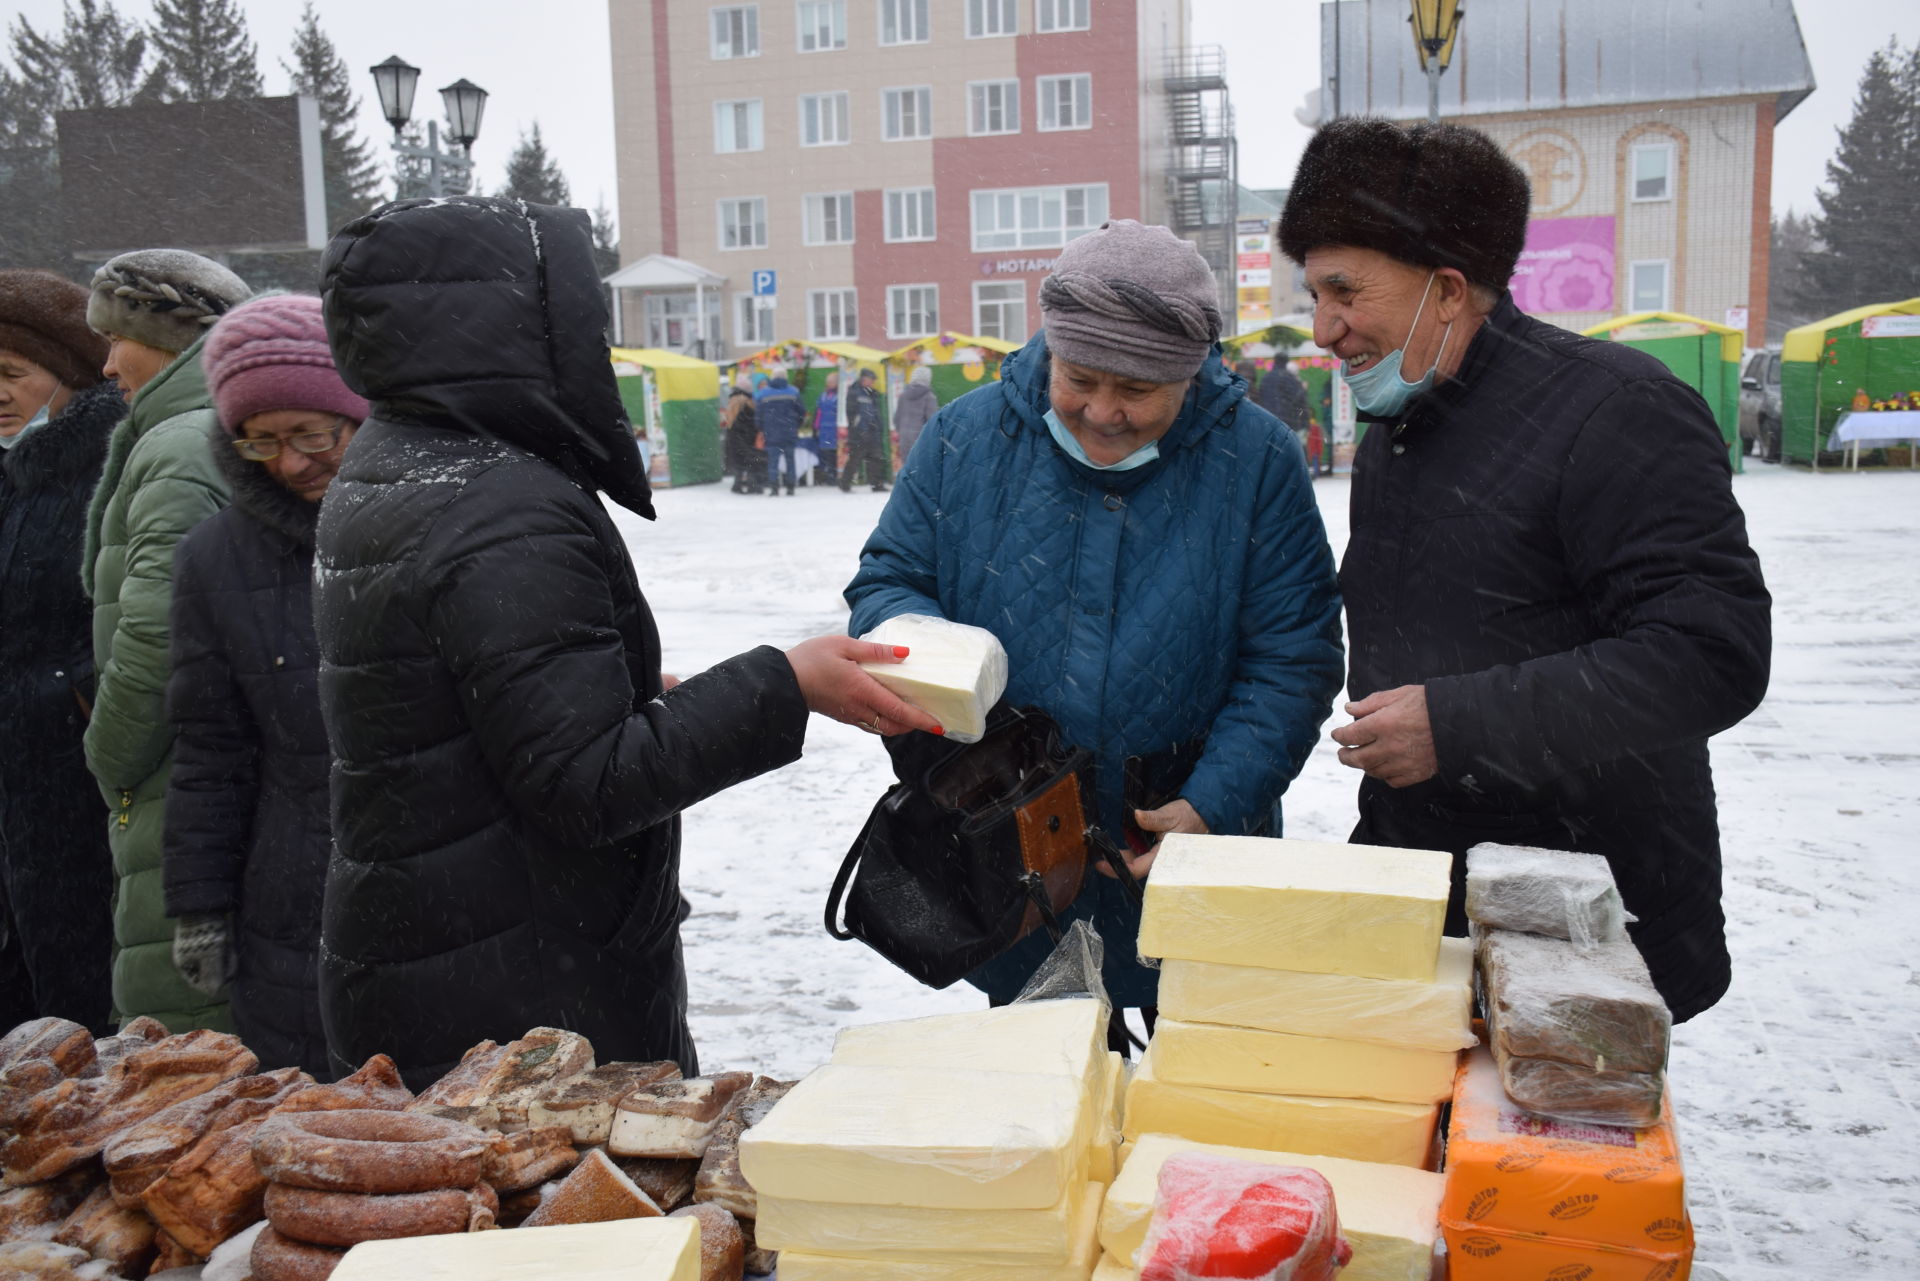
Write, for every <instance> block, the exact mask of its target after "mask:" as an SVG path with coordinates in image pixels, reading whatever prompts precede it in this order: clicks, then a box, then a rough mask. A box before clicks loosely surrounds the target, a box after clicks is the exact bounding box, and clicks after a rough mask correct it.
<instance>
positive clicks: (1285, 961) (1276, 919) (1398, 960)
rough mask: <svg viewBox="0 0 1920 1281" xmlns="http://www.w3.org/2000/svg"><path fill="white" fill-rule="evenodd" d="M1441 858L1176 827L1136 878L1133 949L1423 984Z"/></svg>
mask: <svg viewBox="0 0 1920 1281" xmlns="http://www.w3.org/2000/svg"><path fill="white" fill-rule="evenodd" d="M1452 861H1453V860H1452V856H1451V855H1449V854H1446V853H1444V852H1441V851H1437V850H1403V849H1386V848H1380V847H1375V846H1368V845H1335V844H1326V843H1322V842H1316V841H1287V840H1271V839H1267V838H1263V837H1250V836H1201V835H1189V834H1182V833H1176V834H1173V835H1170V836H1168V837H1167V838H1166V839H1165V840H1163V841H1162V842H1161V845H1160V853H1159V856H1158V857H1157V858H1156V859H1155V861H1154V868H1153V877H1152V879H1150V880H1149V881H1148V882H1147V891H1146V898H1145V902H1144V904H1143V907H1142V912H1141V921H1140V941H1139V949H1140V955H1141V956H1143V957H1148V958H1154V959H1160V960H1183V961H1209V962H1214V963H1217V964H1222V965H1243V966H1252V967H1254V968H1256V969H1270V970H1300V971H1305V972H1308V973H1316V974H1349V975H1354V976H1357V977H1361V978H1376V979H1408V980H1413V981H1415V982H1420V983H1430V982H1432V981H1433V977H1434V970H1435V965H1436V963H1437V960H1438V957H1439V948H1440V929H1441V925H1442V923H1443V921H1444V918H1445V915H1446V906H1447V889H1448V878H1449V874H1450V871H1449V870H1450V868H1451V866H1452Z"/></svg>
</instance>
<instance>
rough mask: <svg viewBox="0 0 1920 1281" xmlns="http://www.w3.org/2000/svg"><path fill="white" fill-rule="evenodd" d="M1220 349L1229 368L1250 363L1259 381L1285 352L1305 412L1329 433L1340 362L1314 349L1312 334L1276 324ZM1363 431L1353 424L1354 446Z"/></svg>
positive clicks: (1235, 338)
mask: <svg viewBox="0 0 1920 1281" xmlns="http://www.w3.org/2000/svg"><path fill="white" fill-rule="evenodd" d="M1220 349H1221V352H1222V354H1223V355H1224V357H1225V359H1226V362H1227V363H1228V364H1229V365H1236V364H1239V363H1240V362H1241V361H1243V360H1244V361H1250V362H1252V364H1253V367H1254V369H1255V370H1256V371H1257V373H1258V375H1259V377H1262V378H1264V377H1265V376H1266V374H1267V371H1268V370H1270V369H1272V368H1273V357H1274V356H1275V355H1276V354H1277V353H1280V352H1285V353H1286V354H1287V363H1288V365H1289V367H1291V368H1292V370H1293V373H1294V377H1296V378H1298V379H1299V380H1300V381H1301V382H1302V383H1304V384H1305V385H1306V388H1307V408H1308V409H1309V410H1311V411H1312V413H1313V419H1314V421H1315V422H1316V423H1318V424H1320V430H1322V431H1326V430H1328V424H1329V423H1331V422H1332V421H1333V375H1334V371H1335V370H1337V369H1339V368H1340V360H1339V357H1337V356H1335V355H1333V354H1332V353H1330V352H1325V351H1322V350H1320V348H1318V347H1316V346H1314V345H1313V335H1312V334H1311V333H1309V332H1308V331H1307V330H1305V329H1302V328H1300V327H1299V326H1298V325H1289V324H1285V323H1280V322H1276V323H1274V324H1271V325H1268V326H1267V327H1266V328H1265V329H1254V330H1249V331H1248V332H1247V333H1244V334H1235V335H1234V336H1233V337H1231V338H1222V339H1221V340H1220ZM1365 431H1366V424H1365V423H1355V424H1354V442H1355V443H1356V444H1357V443H1358V442H1359V439H1360V437H1361V435H1363V434H1364V433H1365ZM1342 448H1344V446H1342Z"/></svg>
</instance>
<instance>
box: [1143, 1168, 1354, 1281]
mask: <svg viewBox="0 0 1920 1281" xmlns="http://www.w3.org/2000/svg"><path fill="white" fill-rule="evenodd" d="M1139 1257H1140V1260H1141V1265H1140V1281H1207V1279H1209V1278H1218V1277H1233V1278H1241V1279H1243V1281H1331V1278H1333V1276H1334V1274H1335V1273H1337V1272H1338V1271H1339V1270H1340V1269H1341V1268H1344V1267H1345V1266H1346V1265H1347V1263H1348V1262H1349V1261H1350V1260H1351V1259H1352V1258H1353V1247H1352V1246H1351V1245H1350V1244H1348V1242H1347V1240H1346V1238H1344V1237H1342V1236H1341V1235H1340V1216H1339V1213H1338V1211H1337V1210H1336V1208H1335V1206H1334V1202H1333V1187H1332V1185H1331V1184H1329V1183H1328V1182H1327V1180H1326V1177H1325V1176H1324V1175H1322V1174H1320V1173H1319V1172H1318V1171H1317V1170H1309V1169H1305V1168H1303V1167H1301V1166H1285V1165H1256V1164H1254V1163H1252V1162H1248V1161H1236V1160H1233V1159H1231V1158H1228V1157H1218V1156H1205V1155H1182V1156H1175V1157H1171V1158H1169V1159H1168V1160H1167V1161H1166V1163H1165V1164H1163V1165H1162V1166H1161V1167H1160V1186H1159V1190H1158V1192H1157V1193H1156V1194H1155V1196H1154V1201H1153V1221H1152V1223H1151V1225H1150V1226H1149V1227H1148V1228H1147V1240H1146V1244H1145V1245H1143V1246H1142V1247H1141V1248H1140V1256H1139Z"/></svg>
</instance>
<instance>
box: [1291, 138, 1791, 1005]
mask: <svg viewBox="0 0 1920 1281" xmlns="http://www.w3.org/2000/svg"><path fill="white" fill-rule="evenodd" d="M1528 208H1529V195H1528V187H1527V180H1526V177H1525V175H1524V174H1523V173H1522V172H1521V171H1520V169H1519V168H1518V167H1517V166H1516V165H1514V163H1513V162H1512V161H1511V160H1510V159H1509V158H1508V157H1507V155H1506V153H1505V152H1504V151H1502V150H1501V149H1500V146H1499V145H1498V144H1497V143H1495V142H1494V141H1492V140H1491V139H1489V138H1488V137H1486V135H1484V134H1481V133H1479V132H1477V131H1475V130H1472V129H1467V128H1463V127H1460V126H1457V125H1433V124H1421V125H1416V126H1414V127H1413V128H1412V129H1403V128H1401V127H1400V126H1398V125H1395V124H1392V123H1390V122H1387V121H1384V120H1371V119H1351V120H1341V121H1336V122H1335V123H1333V124H1330V125H1327V126H1325V127H1324V128H1322V129H1321V130H1320V131H1319V132H1318V133H1317V134H1316V135H1315V136H1314V138H1313V140H1312V142H1310V143H1309V144H1308V147H1307V150H1306V153H1305V155H1304V156H1303V157H1302V159H1301V162H1300V168H1299V172H1298V174H1297V175H1296V177H1295V179H1294V184H1293V188H1292V194H1291V195H1290V196H1289V198H1288V201H1287V207H1286V211H1285V213H1284V214H1283V215H1282V218H1281V223H1280V240H1281V247H1282V249H1283V250H1284V251H1285V252H1286V253H1287V255H1288V256H1289V257H1290V258H1292V259H1293V260H1294V261H1295V262H1300V263H1304V264H1305V267H1306V273H1307V285H1308V288H1309V289H1310V290H1312V292H1313V294H1314V298H1315V300H1316V308H1315V312H1314V341H1315V342H1317V343H1319V344H1320V346H1322V347H1324V348H1326V349H1328V350H1329V351H1331V352H1333V353H1334V354H1336V355H1337V356H1339V357H1340V358H1341V360H1343V361H1344V362H1345V376H1346V379H1347V383H1348V385H1349V387H1351V389H1352V391H1353V396H1354V401H1355V404H1356V405H1357V406H1358V407H1359V409H1360V411H1361V413H1362V416H1363V417H1365V418H1366V419H1367V420H1368V421H1369V422H1371V423H1372V426H1371V427H1370V428H1369V429H1368V431H1367V433H1366V436H1365V439H1364V440H1363V441H1362V442H1361V445H1360V450H1359V453H1358V455H1357V457H1356V458H1355V461H1354V479H1353V497H1352V503H1353V511H1352V534H1351V537H1350V539H1349V541H1348V544H1347V553H1346V558H1345V561H1344V563H1343V564H1342V566H1341V571H1340V585H1341V590H1342V593H1343V594H1344V596H1345V598H1346V605H1347V619H1348V626H1349V627H1350V628H1351V636H1352V650H1351V653H1352V659H1351V666H1350V669H1349V675H1348V681H1347V688H1348V693H1349V696H1350V697H1351V698H1352V699H1353V700H1354V701H1353V702H1351V703H1349V704H1348V705H1347V712H1348V714H1349V715H1351V716H1352V717H1354V718H1355V719H1354V720H1353V722H1352V723H1351V724H1349V725H1346V726H1344V727H1342V728H1340V729H1337V730H1335V731H1334V734H1333V737H1334V738H1335V739H1336V740H1337V741H1338V742H1339V743H1340V744H1341V745H1342V750H1341V752H1340V759H1341V760H1342V761H1343V762H1344V763H1346V764H1347V765H1350V766H1352V767H1354V768H1356V769H1359V770H1362V771H1364V772H1365V774H1366V776H1367V777H1366V780H1365V781H1364V782H1363V783H1362V784H1361V785H1360V821H1359V825H1358V826H1357V827H1356V828H1355V829H1354V833H1353V839H1354V840H1355V841H1356V842H1362V843H1367V844H1374V845H1395V846H1407V847H1419V848H1426V849H1444V850H1450V851H1452V852H1453V853H1454V854H1456V855H1458V854H1461V853H1463V852H1464V851H1465V850H1467V849H1468V848H1470V847H1471V846H1473V845H1476V844H1479V843H1481V842H1484V841H1492V842H1499V843H1504V844H1518V845H1536V846H1545V847H1550V848H1556V849H1571V850H1582V851H1585V852H1588V853H1594V854H1601V855H1604V856H1605V857H1606V859H1607V861H1608V863H1609V864H1611V866H1612V868H1613V873H1614V877H1615V879H1616V880H1617V881H1618V882H1619V886H1620V892H1621V895H1622V897H1623V898H1624V899H1625V901H1626V906H1627V909H1628V910H1629V911H1630V912H1632V913H1633V914H1634V915H1635V916H1637V917H1638V918H1639V919H1638V921H1637V922H1636V923H1635V924H1634V925H1632V926H1631V927H1629V928H1630V931H1631V934H1632V937H1633V940H1634V942H1635V943H1636V944H1638V946H1639V949H1640V951H1641V953H1642V955H1643V956H1644V957H1645V958H1646V962H1647V966H1648V968H1649V970H1650V971H1651V972H1652V975H1653V980H1654V983H1655V984H1656V985H1657V986H1658V987H1659V989H1660V992H1661V995H1662V996H1664V997H1665V998H1666V1001H1667V1004H1668V1005H1669V1006H1670V1007H1671V1008H1672V1011H1673V1016H1674V1019H1675V1020H1676V1021H1679V1020H1684V1019H1688V1018H1691V1017H1693V1016H1694V1015H1696V1014H1698V1013H1700V1012H1701V1011H1702V1010H1705V1009H1707V1008H1709V1007H1710V1006H1712V1005H1713V1004H1714V1002H1715V1001H1717V1000H1719V999H1720V996H1721V994H1722V993H1724V992H1725V991H1726V988H1727V984H1728V981H1729V977H1730V968H1729V961H1728V957H1727V946H1726V938H1725V921H1724V918H1723V916H1722V912H1721V906H1720V842H1719V830H1718V824H1717V818H1716V814H1715V809H1714V793H1713V780H1712V776H1711V774H1710V773H1709V770H1708V763H1707V739H1708V737H1709V736H1710V735H1713V734H1716V733H1718V732H1720V731H1721V730H1724V729H1726V728H1727V727H1728V726H1730V725H1733V724H1735V723H1737V722H1738V721H1739V720H1740V719H1741V718H1742V717H1744V716H1746V715H1747V713H1749V712H1751V711H1752V710H1753V708H1754V707H1755V706H1756V705H1757V704H1758V703H1759V701H1760V699H1761V697H1762V695H1763V694H1764V693H1765V692H1766V688H1767V673H1768V662H1769V655H1770V650H1771V625H1770V609H1771V601H1770V598H1769V597H1768V595H1767V590H1766V586H1765V584H1764V583H1763V582H1762V580H1761V576H1760V565H1759V561H1758V559H1757V558H1756V557H1755V556H1754V554H1753V551H1752V549H1751V548H1750V547H1749V546H1748V544H1747V535H1746V522H1745V519H1744V518H1743V516H1742V515H1741V511H1740V506H1739V504H1738V503H1737V502H1736V501H1735V500H1734V496H1733V489H1732V473H1731V471H1730V469H1729V467H1728V465H1727V451H1726V446H1725V445H1724V444H1723V443H1722V441H1721V437H1720V431H1719V428H1718V427H1717V426H1716V425H1715V423H1714V419H1713V415H1712V413H1711V412H1710V411H1709V410H1708V408H1707V405H1706V403H1705V402H1704V401H1702V400H1701V398H1700V396H1699V394H1698V393H1696V392H1695V391H1694V390H1693V389H1692V388H1690V387H1688V386H1687V385H1686V384H1684V383H1682V382H1681V381H1680V380H1679V379H1678V378H1676V377H1674V375H1673V374H1672V373H1670V372H1669V371H1668V370H1667V369H1666V367H1665V366H1664V365H1662V364H1661V363H1660V362H1659V361H1658V360H1656V359H1654V358H1653V357H1651V356H1648V355H1646V354H1644V353H1641V352H1637V351H1634V350H1632V349H1631V348H1629V347H1626V346H1623V345H1621V344H1618V343H1608V342H1596V341H1593V340H1591V339H1587V338H1583V337H1580V336H1579V335H1577V334H1573V333H1570V332H1568V331H1567V330H1564V329H1561V328H1558V327H1557V326H1554V325H1549V324H1545V323H1542V322H1540V321H1537V320H1532V319H1529V318H1528V317H1526V316H1524V315H1522V314H1521V313H1520V311H1519V309H1518V308H1516V307H1515V306H1514V304H1513V299H1512V298H1511V296H1509V295H1508V293H1507V292H1506V290H1507V282H1508V280H1509V278H1510V277H1511V275H1512V273H1513V269H1514V264H1515V263H1516V261H1517V260H1518V258H1519V255H1520V250H1521V247H1522V245H1523V244H1524V242H1525V238H1526V230H1527V214H1528ZM1462 862H1463V860H1461V859H1458V858H1456V860H1455V869H1454V870H1455V886H1454V898H1453V903H1452V905H1451V910H1450V912H1449V918H1450V919H1449V928H1450V930H1451V931H1452V932H1455V933H1459V932H1463V930H1464V926H1465V920H1464V916H1463V914H1462V911H1461V899H1462V884H1461V872H1462V867H1461V864H1462Z"/></svg>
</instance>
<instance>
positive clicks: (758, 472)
mask: <svg viewBox="0 0 1920 1281" xmlns="http://www.w3.org/2000/svg"><path fill="white" fill-rule="evenodd" d="M939 408H940V404H939V401H938V400H937V399H936V398H935V397H934V394H933V370H932V369H931V368H929V367H927V366H925V365H920V366H917V367H916V368H915V369H914V370H913V372H912V374H911V375H909V376H908V378H907V385H906V388H905V390H903V391H902V392H901V394H900V398H899V400H898V402H897V403H896V404H895V405H894V407H893V425H892V432H891V434H889V432H888V429H887V425H886V415H885V413H884V412H883V410H882V408H881V403H880V388H879V373H878V371H877V370H875V369H874V368H873V367H872V366H863V367H861V369H860V371H859V372H858V374H856V375H855V377H854V382H853V386H852V387H851V388H850V389H848V391H847V395H846V404H845V405H844V406H842V405H841V403H840V372H839V371H838V370H828V371H827V372H826V373H825V374H824V375H823V376H822V378H821V386H820V394H819V395H818V396H817V397H816V398H815V401H814V405H813V407H812V408H811V409H809V408H808V407H807V404H806V400H805V397H804V396H803V394H802V390H801V388H800V387H798V386H796V385H795V384H794V383H793V381H792V378H791V376H790V374H789V371H788V369H787V367H786V366H785V365H774V366H772V367H771V368H770V369H767V370H765V371H760V370H753V371H744V372H742V373H740V374H739V375H738V376H737V377H736V378H735V379H734V382H733V385H732V386H731V387H730V388H728V389H727V403H726V404H725V406H723V407H722V409H721V411H720V433H721V437H722V441H723V450H724V456H725V466H726V472H727V474H728V475H730V476H732V477H733V492H734V493H736V494H762V493H764V494H766V495H768V496H769V497H778V496H779V495H780V493H781V492H782V490H783V488H784V491H785V492H786V493H787V494H788V495H790V496H791V495H792V494H793V493H794V492H795V489H796V487H797V486H798V485H799V484H800V483H801V481H802V479H803V478H804V479H805V481H806V483H808V484H811V485H814V486H818V487H830V486H834V485H837V486H839V488H840V491H841V492H842V493H850V492H852V490H853V487H854V486H855V485H856V484H864V485H866V486H867V487H868V488H870V489H871V490H872V491H873V492H874V493H876V494H884V493H886V492H887V490H888V488H889V487H890V485H891V482H892V477H893V471H894V457H895V454H896V451H897V453H898V456H899V457H900V458H905V457H906V456H907V455H908V454H909V453H910V452H912V450H913V444H914V442H915V441H916V440H918V439H919V438H920V430H921V428H923V427H925V426H926V425H927V422H928V420H929V419H931V418H932V417H933V415H934V414H935V413H936V412H937V411H938V410H939ZM843 418H844V421H845V426H846V431H845V433H844V436H845V439H844V440H843V439H842V432H841V424H842V420H843ZM802 458H805V459H808V460H810V462H809V464H808V465H807V466H804V467H803V466H801V465H800V461H799V460H801V459H802Z"/></svg>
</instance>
